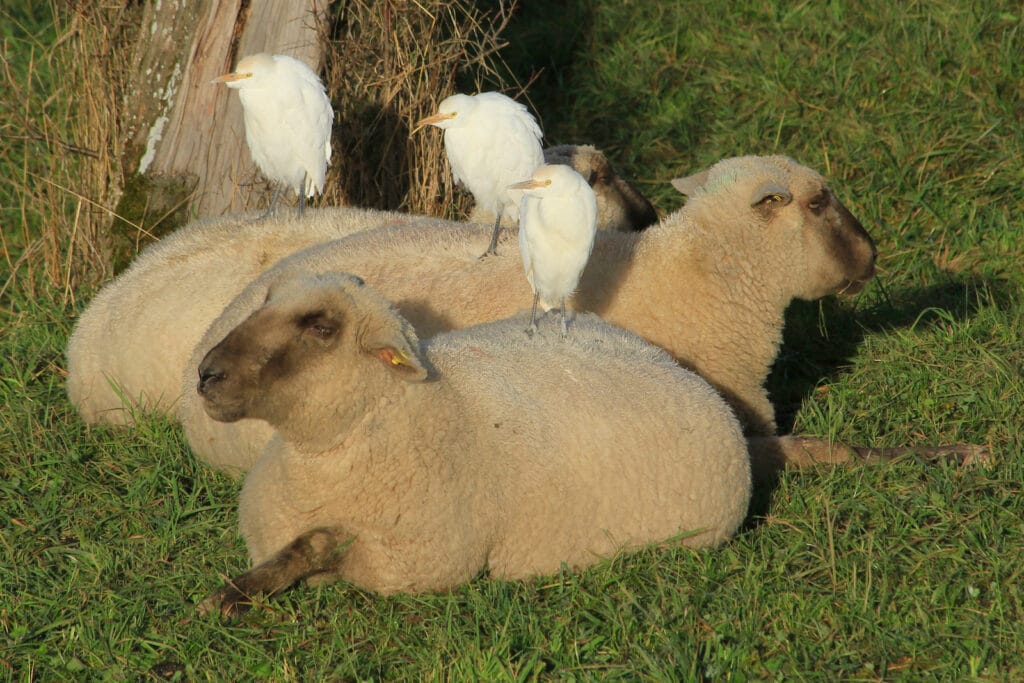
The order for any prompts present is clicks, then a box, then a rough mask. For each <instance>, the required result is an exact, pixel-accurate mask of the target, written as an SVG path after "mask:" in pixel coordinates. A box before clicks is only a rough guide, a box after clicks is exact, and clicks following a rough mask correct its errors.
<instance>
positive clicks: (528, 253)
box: [512, 164, 597, 336]
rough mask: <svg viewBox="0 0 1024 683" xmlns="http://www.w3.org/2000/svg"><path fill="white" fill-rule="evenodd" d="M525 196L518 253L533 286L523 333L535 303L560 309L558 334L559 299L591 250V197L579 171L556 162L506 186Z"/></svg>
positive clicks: (593, 209) (532, 316)
mask: <svg viewBox="0 0 1024 683" xmlns="http://www.w3.org/2000/svg"><path fill="white" fill-rule="evenodd" d="M512 188H513V189H517V190H523V191H524V192H525V196H524V197H523V200H522V203H521V205H520V209H519V253H520V255H521V256H522V259H523V269H524V270H525V271H526V279H527V280H528V281H529V282H530V287H531V288H532V289H533V310H532V312H531V314H530V327H529V328H527V330H526V332H527V334H532V333H533V331H534V330H536V329H537V303H538V302H540V303H541V305H542V306H543V307H544V310H545V311H547V310H550V309H552V308H554V306H555V305H556V304H557V305H559V306H560V307H561V311H562V336H565V335H566V334H567V332H568V330H567V327H566V322H565V300H566V298H567V297H569V296H571V295H572V293H573V292H574V291H576V285H577V284H579V281H580V275H581V274H582V273H583V269H584V268H585V267H586V265H587V260H588V259H589V258H590V252H591V251H593V249H594V237H595V235H596V233H597V199H596V198H595V196H594V190H593V189H592V188H591V187H590V185H589V184H588V183H587V181H586V180H585V179H584V178H583V176H581V175H580V174H579V173H577V172H576V171H574V170H573V169H572V168H570V167H569V166H564V165H562V164H552V165H547V164H545V165H542V166H540V167H538V168H537V170H535V171H534V172H533V176H532V177H531V178H530V179H529V180H524V181H522V182H519V183H516V184H515V185H512Z"/></svg>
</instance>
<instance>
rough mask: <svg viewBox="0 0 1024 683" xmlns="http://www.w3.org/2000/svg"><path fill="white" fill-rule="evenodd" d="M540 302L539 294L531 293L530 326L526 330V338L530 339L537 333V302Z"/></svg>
mask: <svg viewBox="0 0 1024 683" xmlns="http://www.w3.org/2000/svg"><path fill="white" fill-rule="evenodd" d="M538 301H540V292H534V293H533V309H532V310H531V311H530V326H529V327H527V328H526V336H527V337H532V336H533V333H534V332H536V331H537V302H538Z"/></svg>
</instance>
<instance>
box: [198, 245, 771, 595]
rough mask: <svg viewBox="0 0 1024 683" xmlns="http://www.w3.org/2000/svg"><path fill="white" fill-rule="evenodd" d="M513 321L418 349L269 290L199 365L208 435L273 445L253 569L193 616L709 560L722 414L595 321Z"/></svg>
mask: <svg viewBox="0 0 1024 683" xmlns="http://www.w3.org/2000/svg"><path fill="white" fill-rule="evenodd" d="M481 234H482V235H483V236H484V237H485V238H486V237H487V236H488V235H487V232H486V231H481ZM525 322H526V321H525V318H522V317H520V318H518V319H513V320H506V321H500V322H495V323H490V324H486V325H481V326H477V327H473V328H469V329H465V330H460V331H456V332H451V333H447V334H442V335H438V336H437V337H434V338H433V339H430V340H427V341H425V342H424V343H423V345H422V348H421V347H420V345H419V343H418V342H417V338H416V335H415V332H414V331H413V329H412V327H411V326H410V325H409V324H408V323H407V322H406V321H405V320H404V319H403V318H402V317H401V316H399V315H398V314H397V312H396V311H395V310H394V309H393V308H392V306H391V305H390V304H389V303H387V302H386V301H385V300H384V299H383V298H382V297H380V296H379V295H378V294H377V293H376V292H374V291H373V290H372V289H371V288H370V287H367V286H364V285H363V283H362V281H361V280H359V279H358V278H355V277H351V276H348V275H345V274H341V273H329V274H324V275H321V276H318V277H314V276H298V277H294V278H285V279H282V280H279V281H277V282H275V284H274V285H273V286H272V287H271V289H270V291H269V293H268V297H267V300H266V302H265V303H264V304H263V305H262V306H260V307H259V309H258V310H256V311H255V312H254V313H252V315H250V316H248V318H247V319H246V320H245V321H243V322H242V323H241V324H240V325H238V326H237V327H236V328H235V329H234V330H232V331H231V332H230V333H229V334H228V335H227V336H226V337H225V338H224V339H223V340H221V341H220V342H219V343H218V344H217V345H216V346H215V347H214V348H213V349H212V350H211V351H210V352H209V353H208V354H206V356H205V359H204V360H203V362H202V364H201V366H200V375H201V377H202V380H201V383H200V385H199V391H200V392H201V393H202V395H203V402H204V405H205V409H206V410H207V411H209V413H210V415H212V416H213V417H214V418H216V419H218V420H238V419H240V418H253V419H258V420H263V421H266V422H267V423H269V424H270V425H272V426H273V427H274V428H276V429H277V430H278V437H277V438H275V439H274V440H273V441H272V442H271V443H270V444H269V445H268V446H267V449H266V451H265V452H264V453H263V455H262V456H261V458H260V459H259V461H258V462H257V463H256V465H255V466H254V467H253V469H252V470H251V471H250V472H249V474H248V476H247V477H246V480H245V484H244V487H243V489H242V493H241V500H240V505H239V526H240V530H241V533H242V536H243V537H244V538H245V542H246V545H247V546H248V549H249V554H250V557H251V560H252V564H253V566H254V568H253V569H251V570H250V571H248V572H246V573H245V574H243V575H242V576H240V577H238V578H237V579H235V580H234V581H232V582H231V583H230V584H227V585H225V586H224V587H223V588H222V589H221V590H219V591H217V592H216V593H215V594H214V595H212V596H211V597H210V598H208V599H207V600H206V601H204V602H203V603H202V606H201V609H202V610H203V611H211V610H221V611H223V612H224V613H226V614H235V613H237V612H238V611H240V609H244V603H245V602H247V601H248V596H251V595H254V594H257V593H263V594H268V595H269V594H273V593H276V592H279V591H281V590H283V589H285V588H286V587H288V586H289V585H291V584H292V583H294V582H295V581H298V580H299V579H302V578H308V579H312V580H314V581H317V582H322V581H325V580H335V579H343V580H347V581H350V582H352V583H353V584H355V585H356V586H358V587H360V588H363V589H366V590H371V591H376V592H380V593H385V594H387V593H395V592H422V591H440V590H446V589H449V588H452V587H453V586H457V585H459V584H461V583H464V582H466V581H469V580H471V579H472V578H474V577H475V576H477V575H478V574H479V573H480V572H481V571H482V570H485V569H486V571H487V572H488V574H489V575H490V576H492V577H495V578H503V579H518V578H525V577H530V576H534V575H538V574H546V573H551V572H555V571H558V569H559V568H560V567H561V566H562V564H563V563H564V564H566V565H567V566H569V567H570V568H581V567H585V566H588V565H591V564H593V563H594V562H596V561H598V560H599V559H600V558H604V557H609V556H612V555H614V554H616V553H618V552H620V551H624V550H629V549H633V548H637V547H640V546H644V545H649V544H652V543H660V542H671V543H680V544H683V545H687V546H691V547H695V548H699V547H709V546H714V545H718V544H720V543H721V542H723V541H724V540H725V539H728V538H729V537H730V536H731V535H732V534H733V533H734V532H735V531H736V529H737V528H738V527H739V525H740V524H741V523H742V521H743V519H744V517H745V515H746V512H747V506H748V503H749V497H750V491H751V482H750V469H749V463H748V456H747V452H746V446H745V443H744V440H743V435H742V432H741V431H740V428H739V424H738V422H737V421H736V418H735V417H734V415H733V414H732V412H731V411H730V410H729V408H728V406H727V405H726V404H725V402H724V401H723V400H722V399H721V397H720V396H719V395H718V394H717V393H716V392H715V391H714V390H713V389H712V388H711V387H710V386H708V384H707V383H706V382H704V381H703V380H702V379H701V378H699V377H698V376H697V375H695V374H693V373H692V372H690V371H688V370H684V369H683V368H680V367H679V366H678V365H676V364H675V363H674V362H673V360H672V358H671V357H670V356H668V354H666V353H664V352H662V351H661V350H660V349H657V348H655V347H652V346H650V345H649V344H646V343H645V342H643V341H642V340H641V339H639V338H638V337H636V336H635V335H632V334H630V333H627V332H625V331H623V330H620V329H617V328H614V327H612V326H610V325H607V324H605V323H603V322H602V321H600V320H599V319H598V318H597V317H596V316H591V315H587V316H581V317H580V319H579V320H578V321H577V323H576V325H575V326H574V328H573V335H572V336H571V338H570V339H569V340H564V339H562V337H561V335H560V333H559V328H558V326H557V324H552V323H553V320H552V318H550V317H549V318H548V319H546V320H545V321H544V323H543V324H542V325H541V326H540V330H539V331H538V333H537V334H536V335H535V336H534V337H533V338H532V339H528V338H527V337H526V336H525V335H523V333H522V329H523V326H524V324H525ZM346 544H347V545H346Z"/></svg>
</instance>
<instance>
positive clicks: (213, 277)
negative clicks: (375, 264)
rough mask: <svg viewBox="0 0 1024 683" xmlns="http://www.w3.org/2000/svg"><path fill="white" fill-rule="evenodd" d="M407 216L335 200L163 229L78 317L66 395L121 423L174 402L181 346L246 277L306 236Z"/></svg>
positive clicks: (88, 415)
mask: <svg viewBox="0 0 1024 683" xmlns="http://www.w3.org/2000/svg"><path fill="white" fill-rule="evenodd" d="M406 220H410V218H409V216H408V215H406V214H401V213H395V212H391V211H371V210H365V209H355V208H340V209H325V210H320V211H317V210H313V211H309V212H307V214H306V216H305V220H301V221H299V220H297V219H294V218H293V217H290V216H288V217H284V218H279V219H269V220H265V221H257V220H253V215H249V214H247V215H236V216H228V217H224V218H216V219H209V220H202V221H196V222H194V223H191V224H189V225H188V226H186V227H184V228H182V229H181V230H178V231H177V232H175V233H172V234H171V235H169V236H168V237H165V238H164V239H163V240H161V241H160V242H158V243H156V244H154V245H152V246H150V247H149V248H147V249H146V250H145V251H144V252H143V253H142V254H141V255H139V257H138V258H137V259H136V260H135V262H134V263H133V264H132V265H131V267H130V268H129V269H128V270H127V271H125V272H124V273H122V274H121V275H120V276H118V277H117V278H116V279H115V280H113V281H112V282H110V283H108V284H107V285H106V286H105V287H104V288H103V289H102V290H101V291H100V292H99V294H97V295H96V297H95V298H94V299H93V300H92V301H91V302H90V304H89V306H88V307H87V308H86V309H85V310H84V312H83V313H82V314H81V316H80V317H79V320H78V323H77V324H76V326H75V329H74V331H73V333H72V335H71V339H70V341H69V343H68V349H67V362H68V367H67V370H68V377H67V392H68V396H69V398H70V399H71V402H72V403H73V404H74V405H75V407H76V408H77V409H78V410H79V412H80V413H81V415H82V417H83V419H84V420H85V421H86V422H88V423H97V422H107V423H111V424H126V423H129V422H132V421H133V419H134V414H135V412H136V411H137V410H142V411H153V412H167V411H171V410H173V404H174V403H175V401H176V400H177V397H178V390H179V387H180V386H181V370H182V368H183V367H184V366H185V364H186V363H187V362H188V357H189V353H191V351H192V349H193V347H195V345H196V344H197V343H198V342H199V340H200V338H201V337H202V334H203V332H204V331H205V330H206V327H207V326H208V325H209V324H210V322H211V321H212V320H214V319H215V318H216V317H217V316H218V315H219V314H220V312H221V311H222V310H223V308H224V306H225V305H226V304H227V303H228V302H229V301H231V299H232V297H234V296H235V295H236V294H237V293H238V292H240V291H241V290H242V289H243V288H244V287H245V285H247V284H248V283H249V282H250V281H251V280H252V279H253V278H255V277H256V276H257V275H259V274H260V273H262V272H263V271H264V270H266V269H267V268H269V267H270V266H272V265H273V264H274V263H275V262H276V261H277V260H278V259H280V258H282V257H284V256H286V255H288V254H291V253H293V252H295V251H298V250H301V249H303V248H305V247H308V246H310V245H313V244H318V243H321V242H326V241H329V240H332V239H336V238H338V237H340V236H343V235H346V234H348V233H351V232H356V231H359V230H364V229H368V228H372V227H376V226H380V225H389V224H396V223H402V222H404V221H406ZM416 220H418V221H420V222H424V221H428V222H429V219H426V218H423V217H417V218H416Z"/></svg>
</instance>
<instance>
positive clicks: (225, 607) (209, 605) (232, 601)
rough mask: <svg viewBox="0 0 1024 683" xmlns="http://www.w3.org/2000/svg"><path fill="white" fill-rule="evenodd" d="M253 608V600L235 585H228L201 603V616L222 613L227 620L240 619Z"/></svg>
mask: <svg viewBox="0 0 1024 683" xmlns="http://www.w3.org/2000/svg"><path fill="white" fill-rule="evenodd" d="M251 608H252V599H251V598H250V597H249V596H248V595H246V594H245V593H243V592H242V591H240V590H238V588H236V587H235V586H234V585H232V584H230V583H226V584H224V585H223V586H221V587H220V589H218V590H217V591H215V592H214V593H212V594H211V595H210V596H209V597H207V598H206V599H205V600H203V601H202V602H201V603H199V614H201V615H203V616H206V615H207V614H210V613H211V612H220V615H221V616H222V617H224V618H226V619H238V618H240V617H242V616H243V615H244V614H245V613H246V612H248V611H249V610H250V609H251Z"/></svg>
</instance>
